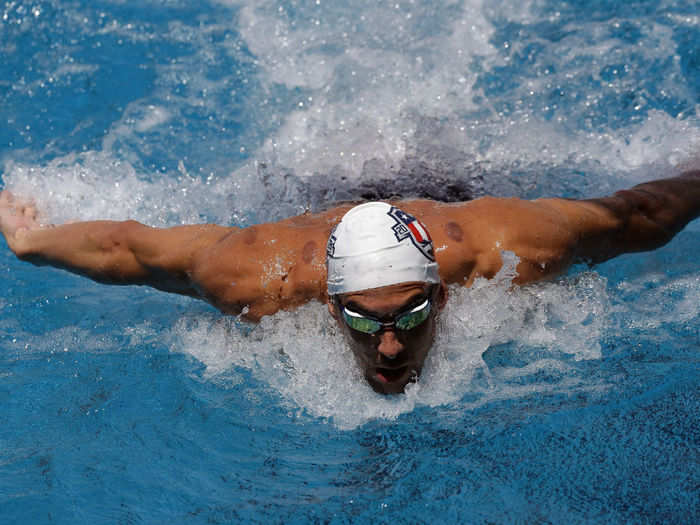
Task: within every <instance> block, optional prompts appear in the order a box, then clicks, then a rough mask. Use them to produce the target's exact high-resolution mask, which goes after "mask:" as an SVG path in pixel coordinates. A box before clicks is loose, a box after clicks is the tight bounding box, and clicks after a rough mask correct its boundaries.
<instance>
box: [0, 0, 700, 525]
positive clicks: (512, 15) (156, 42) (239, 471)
mask: <svg viewBox="0 0 700 525" xmlns="http://www.w3.org/2000/svg"><path fill="white" fill-rule="evenodd" d="M699 20H700V4H698V3H697V2H686V1H680V0H658V1H643V0H639V1H630V2H615V1H612V0H596V1H582V0H570V1H563V0H556V1H547V0H528V1H526V2H515V1H513V0H503V1H493V2H485V1H482V0H463V1H459V0H458V1H450V2H430V1H427V0H411V1H405V2H396V1H395V2H386V3H377V2H367V1H363V0H358V1H349V2H338V1H336V0H309V1H291V2H289V1H287V2H272V1H268V0H262V1H257V2H251V1H248V0H240V1H239V0H211V1H206V2H187V1H185V0H168V1H161V2H154V1H149V0H145V1H144V0H142V1H140V2H134V1H131V0H125V1H119V2H116V1H113V2H110V1H106V0H98V1H93V2H87V1H84V0H75V1H67V0H63V1H59V0H47V1H42V0H37V1H33V2H25V1H22V0H5V1H3V2H2V3H0V49H2V56H3V60H2V61H0V123H2V125H1V126H0V175H1V176H2V186H3V187H6V188H9V189H12V190H13V191H15V192H16V193H18V194H21V195H26V196H30V195H31V196H33V197H34V198H35V199H36V201H37V203H38V204H39V206H40V208H41V209H42V210H43V212H44V218H45V220H46V221H54V222H64V221H69V220H79V219H96V218H110V219H126V218H134V219H137V220H140V221H142V222H144V223H147V224H150V225H154V226H167V225H176V224H185V223H192V222H216V223H220V224H231V225H239V226H244V225H250V224H255V223H258V222H263V221H270V220H276V219H279V218H282V217H287V216H290V215H292V214H296V213H300V212H303V211H304V210H306V209H312V210H317V209H321V208H323V207H325V206H327V205H329V204H331V203H333V202H336V201H340V200H343V199H354V198H362V197H368V196H369V197H372V196H375V197H376V196H379V197H382V196H389V195H390V193H389V195H387V193H388V192H394V193H399V194H402V195H404V196H410V195H413V194H418V195H423V196H432V197H435V198H440V199H445V200H451V199H459V198H467V197H478V196H481V195H486V194H491V195H500V196H518V197H524V198H536V197H540V196H565V197H572V198H579V197H592V196H599V195H604V194H607V193H609V192H611V191H615V190H617V189H620V188H623V187H627V186H630V185H633V184H636V183H638V182H641V181H644V180H649V179H652V178H659V177H663V176H667V175H672V174H674V173H677V172H678V171H679V170H680V169H682V167H683V166H685V165H693V164H694V163H695V164H697V163H698V162H699V160H698V157H699V155H700V122H699V120H698V108H700V51H699V50H700V24H699ZM699 246H700V224H699V223H698V221H695V222H694V223H691V224H690V225H689V226H688V227H686V229H685V230H684V231H683V232H681V233H680V234H679V235H678V236H677V237H676V238H675V239H674V240H673V241H672V242H671V243H669V244H668V245H667V246H665V247H663V248H662V249H660V250H657V251H655V252H651V253H644V254H631V255H625V256H622V257H619V258H617V259H615V260H612V261H609V262H607V263H605V264H602V265H599V266H597V267H595V268H592V269H591V268H587V267H583V266H581V267H576V268H573V269H572V270H571V271H570V272H569V273H568V274H567V275H565V276H563V277H561V278H559V279H557V280H555V281H552V282H547V283H540V284H537V285H534V286H529V287H525V288H522V289H516V290H513V289H511V288H510V286H509V280H510V278H511V277H512V274H513V268H514V266H515V264H516V261H515V260H514V259H513V258H512V257H510V256H509V255H508V254H506V262H507V264H506V265H505V267H504V268H503V270H502V271H501V273H500V274H499V275H498V276H497V278H496V279H494V280H492V281H479V282H477V283H475V285H474V286H473V287H472V288H470V289H460V288H453V289H451V290H450V294H451V296H450V301H449V304H448V307H447V308H446V310H445V311H444V313H443V315H442V316H441V320H440V323H441V327H440V335H439V338H438V341H437V343H436V345H435V347H434V349H433V351H432V352H431V355H430V356H429V359H428V362H427V366H426V370H425V372H424V376H423V377H422V378H421V381H420V382H419V383H418V384H416V385H413V386H412V387H411V388H409V389H408V391H407V392H406V393H405V394H403V395H399V396H392V397H382V396H379V395H377V394H375V393H374V392H373V391H372V390H371V389H370V388H369V387H368V386H367V385H366V384H365V383H364V382H363V380H362V378H361V377H360V375H359V372H358V371H357V370H356V369H355V367H354V364H353V361H352V356H351V355H350V353H349V350H348V349H347V347H346V346H345V345H344V343H343V340H342V338H341V337H340V335H339V334H338V333H337V332H336V330H335V329H334V327H333V325H332V323H330V319H329V316H328V313H327V310H326V308H325V307H324V306H323V305H321V304H318V303H310V304H308V305H306V306H304V307H302V308H300V309H299V310H297V311H294V312H282V313H279V314H277V315H275V316H272V317H268V318H264V319H263V320H262V322H261V323H260V324H259V325H257V326H252V325H247V324H245V323H243V322H241V321H240V320H238V319H236V318H232V317H224V316H222V315H220V314H219V313H218V312H217V311H215V310H214V309H213V308H211V307H209V306H208V305H206V304H204V303H201V302H198V301H195V300H192V299H189V298H183V297H178V296H171V295H168V294H164V293H160V292H157V291H154V290H150V289H146V288H143V287H106V286H102V285H98V284H95V283H92V282H90V281H88V280H86V279H83V278H80V277H76V276H73V275H71V274H68V273H66V272H62V271H59V270H55V269H51V268H46V267H41V268H37V267H33V266H31V265H29V264H27V263H22V262H20V261H18V260H16V259H15V258H14V256H13V255H12V254H11V252H9V250H8V249H7V248H6V245H5V244H4V242H1V241H0V273H1V274H2V276H3V279H2V280H1V281H0V290H2V293H1V294H0V408H1V409H0V522H1V523H70V524H75V523H86V524H94V523H166V522H172V523H192V524H197V523H240V522H245V523H334V524H341V523H397V522H398V523H437V522H442V523H460V524H462V523H475V524H480V523H484V524H486V523H674V524H678V523H688V524H691V523H697V522H698V521H699V520H700V511H699V509H700V488H699V487H700V452H699V451H700V425H699V423H698V422H699V419H698V414H699V413H700V365H699V363H700V359H699V357H700V353H699V347H700V274H699V273H698V264H697V257H698V254H699V252H698V247H699Z"/></svg>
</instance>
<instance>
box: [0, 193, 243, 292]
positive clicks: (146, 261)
mask: <svg viewBox="0 0 700 525" xmlns="http://www.w3.org/2000/svg"><path fill="white" fill-rule="evenodd" d="M234 229H235V228H223V227H221V226H214V225H201V226H180V227H174V228H167V229H157V228H150V227H148V226H144V225H143V224H140V223H138V222H136V221H125V222H115V221H90V222H79V223H74V224H65V225H61V226H42V225H40V224H39V223H38V221H37V212H36V209H35V208H34V207H33V206H32V205H30V204H28V203H26V202H24V201H21V200H18V199H16V198H14V196H13V195H12V194H11V193H10V192H8V191H3V192H2V193H0V231H2V233H3V235H4V236H5V239H6V241H7V244H8V246H9V247H10V249H11V250H12V251H13V252H14V253H15V254H16V255H17V257H19V258H20V259H22V260H26V261H28V262H31V263H33V264H36V265H51V266H55V267H58V268H63V269H66V270H68V271H71V272H73V273H77V274H80V275H85V276H87V277H90V278H91V279H94V280H95V281H98V282H102V283H109V284H145V285H149V286H152V287H154V288H158V289H160V290H164V291H168V292H174V293H180V294H184V295H191V296H198V291H197V290H196V289H195V286H194V285H193V282H192V279H191V273H192V271H193V261H194V257H195V254H196V253H198V251H200V250H202V249H204V248H205V247H206V246H208V245H211V244H212V243H215V242H216V241H217V240H218V239H219V238H221V237H222V236H224V235H226V233H228V232H229V231H231V230H234Z"/></svg>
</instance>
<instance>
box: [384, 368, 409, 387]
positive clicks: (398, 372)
mask: <svg viewBox="0 0 700 525" xmlns="http://www.w3.org/2000/svg"><path fill="white" fill-rule="evenodd" d="M407 369H408V366H402V367H400V368H381V367H377V369H376V374H377V379H379V380H380V381H381V382H382V383H393V382H394V381H398V380H399V379H401V378H403V377H404V376H405V375H406V370H407Z"/></svg>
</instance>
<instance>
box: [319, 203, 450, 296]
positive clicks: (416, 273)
mask: <svg viewBox="0 0 700 525" xmlns="http://www.w3.org/2000/svg"><path fill="white" fill-rule="evenodd" d="M326 263H327V266H328V294H329V295H335V294H342V293H348V292H358V291H360V290H369V289H370V288H379V287H380V286H388V285H390V284H398V283H405V282H411V281H419V282H426V283H439V282H440V275H439V274H438V265H437V262H435V253H434V251H433V241H432V239H431V238H430V234H428V230H427V229H426V227H425V226H423V224H421V222H420V221H418V220H417V219H416V218H415V217H413V216H412V215H409V214H408V213H406V212H405V211H402V210H400V209H398V208H396V207H394V206H391V205H390V204H387V203H386V202H368V203H366V204H360V205H359V206H355V207H354V208H352V209H351V210H350V211H348V212H347V213H346V214H345V216H343V218H342V220H341V221H340V222H339V223H338V225H337V226H336V227H335V229H334V230H333V231H332V232H331V236H330V237H329V239H328V246H327V250H326Z"/></svg>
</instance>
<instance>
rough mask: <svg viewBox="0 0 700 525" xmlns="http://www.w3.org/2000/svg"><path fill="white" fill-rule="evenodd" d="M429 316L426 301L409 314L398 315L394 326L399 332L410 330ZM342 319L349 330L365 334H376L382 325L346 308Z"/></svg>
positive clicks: (428, 305) (428, 302)
mask: <svg viewBox="0 0 700 525" xmlns="http://www.w3.org/2000/svg"><path fill="white" fill-rule="evenodd" d="M429 315H430V301H429V300H428V299H426V300H425V301H424V302H423V303H421V304H419V305H418V306H416V307H415V308H414V309H413V310H411V311H410V312H407V313H405V314H403V315H400V316H399V317H398V319H396V321H395V323H394V324H395V326H396V328H398V329H399V330H412V329H414V328H416V327H417V326H418V325H420V324H422V323H424V322H425V320H426V319H427V318H428V316H429ZM343 318H344V319H345V322H346V323H347V325H348V326H349V327H350V328H352V329H353V330H357V331H358V332H363V333H365V334H374V333H377V332H378V331H379V330H380V329H381V328H382V323H380V322H379V321H377V320H375V319H370V318H369V317H365V316H364V315H361V314H358V313H356V312H353V311H352V310H348V309H347V308H343Z"/></svg>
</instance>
